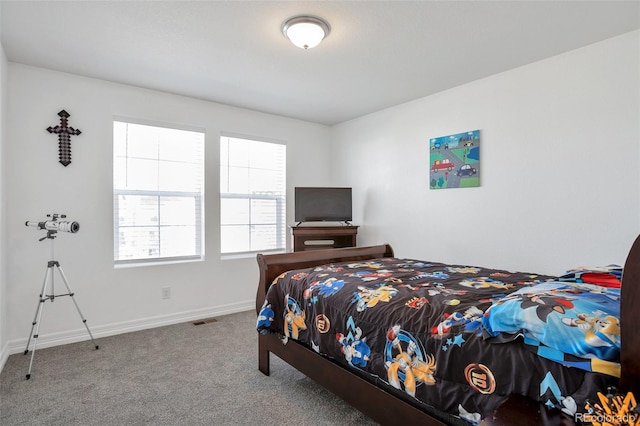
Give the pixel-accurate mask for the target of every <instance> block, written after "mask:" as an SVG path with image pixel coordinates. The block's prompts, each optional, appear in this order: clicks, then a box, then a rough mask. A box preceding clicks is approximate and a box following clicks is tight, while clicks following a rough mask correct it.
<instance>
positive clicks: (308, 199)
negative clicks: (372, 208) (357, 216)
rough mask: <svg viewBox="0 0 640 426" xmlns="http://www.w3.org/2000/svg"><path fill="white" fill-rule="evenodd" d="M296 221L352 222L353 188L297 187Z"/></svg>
mask: <svg viewBox="0 0 640 426" xmlns="http://www.w3.org/2000/svg"><path fill="white" fill-rule="evenodd" d="M294 195H295V221H296V222H298V224H300V223H302V222H350V221H351V220H352V213H351V188H329V187H296V188H295V194H294Z"/></svg>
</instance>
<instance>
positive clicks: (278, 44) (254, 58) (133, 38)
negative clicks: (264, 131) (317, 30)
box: [0, 0, 640, 125]
mask: <svg viewBox="0 0 640 426" xmlns="http://www.w3.org/2000/svg"><path fill="white" fill-rule="evenodd" d="M0 7H1V9H0V13H1V16H2V21H1V37H2V45H3V47H4V50H5V53H6V55H7V58H8V60H9V61H12V62H18V63H23V64H28V65H34V66H38V67H43V68H49V69H52V70H58V71H64V72H68V73H73V74H79V75H84V76H89V77H95V78H99V79H104V80H109V81H114V82H119V83H125V84H129V85H134V86H140V87H146V88H150V89H155V90H161V91H166V92H170V93H176V94H181V95H186V96H190V97H195V98H200V99H205V100H209V101H214V102H219V103H223V104H228V105H234V106H238V107H242V108H248V109H252V110H258V111H264V112H269V113H273V114H278V115H283V116H287V117H293V118H299V119H302V120H306V121H310V122H317V123H321V124H327V125H331V124H335V123H340V122H343V121H346V120H349V119H352V118H356V117H359V116H362V115H365V114H368V113H371V112H374V111H378V110H381V109H384V108H387V107H389V106H393V105H397V104H401V103H404V102H407V101H410V100H413V99H417V98H421V97H424V96H427V95H430V94H433V93H436V92H439V91H442V90H446V89H448V88H451V87H455V86H458V85H461V84H464V83H467V82H470V81H473V80H477V79H480V78H483V77H486V76H489V75H492V74H495V73H499V72H502V71H505V70H508V69H512V68H515V67H518V66H521V65H525V64H528V63H531V62H534V61H538V60H540V59H543V58H546V57H549V56H553V55H556V54H559V53H562V52H566V51H568V50H572V49H576V48H578V47H581V46H585V45H588V44H591V43H595V42H598V41H600V40H604V39H606V38H610V37H614V36H616V35H619V34H623V33H626V32H629V31H633V30H636V29H638V28H640V1H638V0H631V1H612V0H608V1H576V0H564V1H522V0H510V1H504V0H503V1H482V0H475V1H452V0H449V1H391V0H390V1H237V0H236V1H233V0H231V1H177V0H176V1H89V0H85V1H6V0H3V1H2V3H1V4H0ZM298 14H311V15H316V16H320V17H322V18H324V19H325V20H327V21H328V22H329V24H330V25H331V33H330V35H329V36H328V37H327V38H326V39H325V40H324V41H323V42H322V43H321V44H320V45H319V46H318V47H316V48H314V49H310V50H308V51H305V50H302V49H299V48H296V47H294V46H293V45H292V44H291V43H290V42H289V41H288V40H287V39H285V37H284V36H283V35H282V33H281V32H280V27H281V25H282V23H283V21H285V20H286V19H288V18H290V17H292V16H295V15H298ZM639 47H640V40H639Z"/></svg>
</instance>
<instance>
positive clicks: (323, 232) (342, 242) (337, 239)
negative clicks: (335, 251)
mask: <svg viewBox="0 0 640 426" xmlns="http://www.w3.org/2000/svg"><path fill="white" fill-rule="evenodd" d="M357 234H358V227H357V226H353V225H340V226H292V227H291V235H292V236H293V251H307V250H318V249H328V248H342V247H355V246H356V236H357Z"/></svg>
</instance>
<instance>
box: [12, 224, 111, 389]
mask: <svg viewBox="0 0 640 426" xmlns="http://www.w3.org/2000/svg"><path fill="white" fill-rule="evenodd" d="M48 238H51V239H52V240H53V237H52V236H49V237H48ZM52 247H53V241H52ZM52 252H53V248H52ZM52 257H53V256H52ZM54 268H56V269H57V270H58V272H59V273H60V277H62V282H63V283H64V286H65V287H66V289H67V293H62V294H55V289H54V276H53V275H54V273H53V269H54ZM48 283H49V284H50V291H51V293H50V294H47V291H49V290H48V289H47V284H48ZM73 294H74V293H73V291H71V288H70V287H69V282H68V281H67V277H66V276H65V274H64V271H63V270H62V267H61V266H60V262H58V261H57V260H50V261H49V262H48V263H47V272H46V273H45V276H44V281H43V283H42V289H41V290H40V298H39V300H38V307H37V308H36V314H35V316H34V317H33V322H32V323H31V332H30V333H29V339H28V340H27V347H26V349H25V350H24V354H25V355H26V354H27V353H28V352H29V344H30V343H31V338H32V337H33V350H32V351H31V361H30V362H29V371H28V372H27V380H29V378H30V377H31V367H32V366H33V357H34V355H35V354H36V345H37V343H38V334H39V333H40V320H41V319H42V311H43V308H44V302H46V301H47V300H50V301H51V302H53V300H54V299H55V298H56V297H62V296H70V297H71V300H73V304H74V305H75V306H76V309H77V310H78V314H80V318H81V319H82V323H83V324H84V326H85V327H86V329H87V332H88V333H89V337H91V341H92V342H93V344H94V346H95V347H96V349H99V346H98V345H97V344H96V341H95V340H94V339H93V335H92V334H91V330H89V326H88V325H87V320H86V319H85V318H84V317H83V316H82V312H81V311H80V307H79V306H78V303H77V302H76V299H75V298H74V297H73ZM34 328H35V329H36V333H35V334H33V329H34Z"/></svg>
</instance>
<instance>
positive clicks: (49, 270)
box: [24, 267, 53, 355]
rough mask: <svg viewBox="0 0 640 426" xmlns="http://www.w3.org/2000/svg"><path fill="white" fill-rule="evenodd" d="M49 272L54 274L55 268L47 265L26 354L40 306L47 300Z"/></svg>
mask: <svg viewBox="0 0 640 426" xmlns="http://www.w3.org/2000/svg"><path fill="white" fill-rule="evenodd" d="M49 273H51V274H53V269H52V268H51V267H47V271H46V272H45V273H44V280H43V281H42V288H41V289H40V298H39V299H38V306H37V307H36V313H35V315H34V316H33V321H32V322H31V331H30V332H29V338H28V339H27V347H26V348H25V350H24V354H25V355H26V354H27V352H29V344H30V343H31V337H32V336H33V328H34V327H35V326H36V324H37V323H38V314H39V313H40V308H41V307H42V304H43V303H44V301H45V300H46V299H45V298H44V292H45V289H46V286H47V279H48V278H49Z"/></svg>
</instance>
